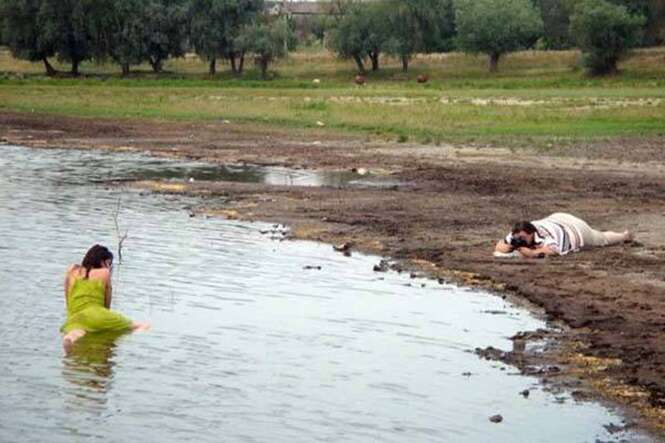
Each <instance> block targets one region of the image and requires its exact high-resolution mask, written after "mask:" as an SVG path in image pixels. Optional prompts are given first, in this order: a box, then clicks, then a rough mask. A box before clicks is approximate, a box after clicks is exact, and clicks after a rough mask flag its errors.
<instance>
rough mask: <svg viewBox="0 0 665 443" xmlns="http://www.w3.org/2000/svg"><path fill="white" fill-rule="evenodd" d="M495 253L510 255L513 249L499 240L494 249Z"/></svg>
mask: <svg viewBox="0 0 665 443" xmlns="http://www.w3.org/2000/svg"><path fill="white" fill-rule="evenodd" d="M494 251H495V252H501V253H502V254H510V253H511V252H513V247H512V246H511V245H509V244H508V243H506V241H505V240H501V241H500V242H499V243H497V244H496V248H494Z"/></svg>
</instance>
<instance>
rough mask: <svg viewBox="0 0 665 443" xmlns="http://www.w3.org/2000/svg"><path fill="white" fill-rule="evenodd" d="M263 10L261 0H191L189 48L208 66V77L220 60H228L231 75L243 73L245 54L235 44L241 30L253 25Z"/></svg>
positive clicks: (213, 72)
mask: <svg viewBox="0 0 665 443" xmlns="http://www.w3.org/2000/svg"><path fill="white" fill-rule="evenodd" d="M262 9H263V1H262V0H191V3H190V7H189V26H190V27H189V35H190V44H191V45H192V48H193V49H194V51H195V52H196V53H197V54H198V55H199V56H200V57H201V58H203V59H204V60H207V61H208V62H209V73H210V74H211V75H212V74H215V69H216V68H215V67H216V61H217V59H219V58H223V59H226V60H230V61H231V68H232V70H233V72H235V73H241V72H242V65H243V63H242V60H243V59H244V53H243V52H242V51H241V50H240V48H237V47H236V44H235V41H236V39H237V37H238V35H239V32H240V30H241V29H242V27H243V26H245V25H248V24H250V23H252V22H253V21H255V19H256V16H257V14H258V13H259V12H261V10H262ZM236 61H238V62H239V63H236Z"/></svg>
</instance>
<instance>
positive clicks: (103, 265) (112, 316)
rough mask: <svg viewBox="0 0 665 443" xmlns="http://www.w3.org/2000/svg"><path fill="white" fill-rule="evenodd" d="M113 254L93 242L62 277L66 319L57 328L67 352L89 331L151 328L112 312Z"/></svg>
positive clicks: (146, 324)
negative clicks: (78, 261)
mask: <svg viewBox="0 0 665 443" xmlns="http://www.w3.org/2000/svg"><path fill="white" fill-rule="evenodd" d="M112 266H113V254H112V253H111V251H109V250H108V249H107V248H106V247H104V246H101V245H95V246H93V247H92V248H90V250H88V252H87V253H86V254H85V257H84V258H83V262H81V264H80V265H72V266H70V267H69V269H67V274H66V276H65V302H66V304H67V321H66V322H65V324H64V325H62V328H60V331H61V332H62V333H63V334H65V336H64V338H63V340H62V345H63V347H64V348H65V351H67V352H69V351H70V350H71V348H72V346H73V345H74V343H75V342H76V340H78V339H80V338H81V337H83V336H84V335H85V334H87V333H88V332H124V331H127V332H130V331H139V330H146V329H149V328H150V325H149V324H148V323H139V322H134V321H132V320H130V319H128V318H127V317H125V316H123V315H121V314H118V313H117V312H113V311H111V309H110V308H111V293H112V288H111V269H112Z"/></svg>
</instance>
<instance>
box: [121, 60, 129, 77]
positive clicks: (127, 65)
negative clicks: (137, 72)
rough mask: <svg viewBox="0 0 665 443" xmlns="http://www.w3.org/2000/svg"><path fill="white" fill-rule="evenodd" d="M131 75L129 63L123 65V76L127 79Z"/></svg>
mask: <svg viewBox="0 0 665 443" xmlns="http://www.w3.org/2000/svg"><path fill="white" fill-rule="evenodd" d="M128 75H129V63H127V62H125V63H123V64H122V76H123V77H127V76H128Z"/></svg>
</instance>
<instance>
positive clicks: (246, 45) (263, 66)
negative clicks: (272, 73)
mask: <svg viewBox="0 0 665 443" xmlns="http://www.w3.org/2000/svg"><path fill="white" fill-rule="evenodd" d="M290 32H291V31H290V27H289V24H288V22H287V21H286V20H284V19H283V18H282V17H273V18H269V17H262V18H261V19H260V20H258V21H257V22H255V23H253V24H250V25H247V26H245V27H244V28H243V29H242V31H241V32H240V35H239V36H238V37H237V38H236V45H237V47H238V48H239V49H241V50H242V51H244V52H247V53H250V54H253V55H254V57H255V61H256V64H257V65H258V66H259V68H260V70H261V77H262V78H264V79H266V78H267V76H268V66H269V64H270V63H271V62H273V61H274V60H276V59H278V58H281V57H285V56H286V55H287V54H288V51H289V44H288V42H289V39H290V35H289V34H290Z"/></svg>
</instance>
